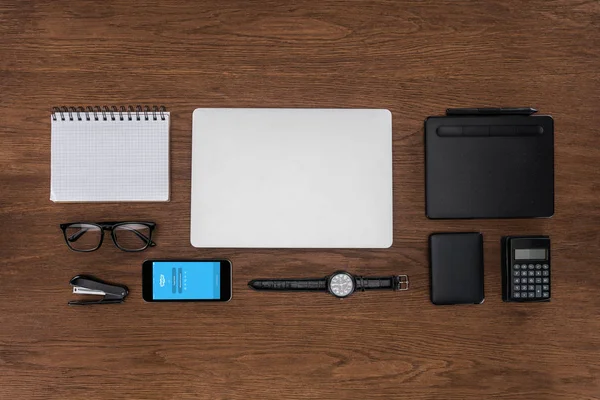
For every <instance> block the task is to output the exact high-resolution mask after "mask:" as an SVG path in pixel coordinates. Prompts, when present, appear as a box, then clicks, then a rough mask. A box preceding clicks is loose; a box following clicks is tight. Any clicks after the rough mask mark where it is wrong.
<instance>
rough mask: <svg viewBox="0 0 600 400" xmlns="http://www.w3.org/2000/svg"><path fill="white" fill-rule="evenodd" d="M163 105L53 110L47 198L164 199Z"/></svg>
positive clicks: (166, 162) (166, 138)
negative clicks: (48, 193)
mask: <svg viewBox="0 0 600 400" xmlns="http://www.w3.org/2000/svg"><path fill="white" fill-rule="evenodd" d="M169 118H170V114H169V113H168V112H167V111H166V110H165V108H164V107H160V108H159V107H156V106H155V107H153V108H150V107H148V106H146V107H144V108H142V107H141V106H137V107H135V108H134V107H132V106H129V107H127V108H126V107H120V108H117V107H111V108H108V107H98V106H96V107H86V108H84V107H59V108H54V110H53V112H52V115H51V125H52V140H51V178H50V200H52V201H54V202H116V201H169Z"/></svg>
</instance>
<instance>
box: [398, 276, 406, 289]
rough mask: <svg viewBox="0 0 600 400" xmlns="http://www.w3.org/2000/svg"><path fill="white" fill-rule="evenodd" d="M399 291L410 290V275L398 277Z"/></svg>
mask: <svg viewBox="0 0 600 400" xmlns="http://www.w3.org/2000/svg"><path fill="white" fill-rule="evenodd" d="M397 290H408V275H398V289H397Z"/></svg>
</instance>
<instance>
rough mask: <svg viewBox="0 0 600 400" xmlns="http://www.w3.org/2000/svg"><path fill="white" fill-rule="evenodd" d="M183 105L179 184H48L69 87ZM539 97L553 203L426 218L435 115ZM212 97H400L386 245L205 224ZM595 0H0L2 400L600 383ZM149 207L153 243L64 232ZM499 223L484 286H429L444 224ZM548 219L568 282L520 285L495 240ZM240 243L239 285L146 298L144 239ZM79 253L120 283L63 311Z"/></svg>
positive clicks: (228, 252) (461, 390)
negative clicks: (545, 207) (262, 246)
mask: <svg viewBox="0 0 600 400" xmlns="http://www.w3.org/2000/svg"><path fill="white" fill-rule="evenodd" d="M78 104H81V105H94V104H100V105H104V104H117V105H121V104H165V105H166V106H167V107H168V108H169V110H170V111H171V112H172V128H171V144H172V151H171V157H172V172H171V178H172V191H171V197H172V199H171V202H169V203H162V204H161V203H158V204H96V205H95V204H53V203H52V202H50V201H49V200H48V198H49V179H50V119H49V111H50V108H51V107H52V106H59V105H78ZM485 105H488V106H494V105H504V106H529V105H531V106H534V107H536V108H538V109H539V110H541V111H542V112H543V113H546V114H551V115H553V116H554V118H555V123H556V160H555V163H556V214H555V216H554V218H552V219H548V220H502V221H496V220H483V221H430V220H427V219H426V217H425V215H424V182H423V176H424V174H423V164H424V160H423V128H422V126H423V120H424V119H425V118H426V117H427V116H429V115H440V114H442V113H443V112H444V110H445V108H447V107H460V106H485ZM197 107H376V108H388V109H390V110H391V111H392V113H393V130H394V144H393V151H394V245H393V247H392V248H391V249H389V250H323V251H308V250H232V249H221V250H218V249H217V250H201V249H194V248H192V247H191V246H190V244H189V224H190V221H189V219H190V216H189V214H190V213H189V210H190V204H189V203H190V165H191V154H190V149H191V123H192V121H191V115H192V111H193V110H194V108H197ZM599 109H600V3H599V2H598V1H592V0H589V1H586V0H573V1H571V0H535V1H527V2H524V1H517V0H510V1H502V2H500V1H486V2H474V1H473V2H471V1H464V0H459V1H455V0H440V1H420V2H407V1H390V0H373V1H349V2H342V1H327V0H325V1H320V2H313V1H303V0H298V1H290V2H275V1H248V0H246V1H240V0H229V1H228V0H224V1H208V0H207V1H202V2H197V1H185V2H184V1H174V0H162V1H152V2H150V1H149V2H145V3H142V2H131V1H119V2H111V1H105V2H96V1H56V0H55V1H33V0H32V1H10V0H5V1H3V2H2V3H0V140H1V142H0V252H1V254H0V327H1V328H0V398H2V399H11V398H19V399H30V398H57V399H71V398H82V397H85V398H88V399H107V398H136V399H142V398H144V399H146V398H147V399H152V398H156V399H159V398H161V399H188V398H189V399H192V398H193V399H197V398H202V399H266V398H273V399H283V398H289V399H300V398H347V399H353V398H356V399H364V398H380V399H391V398H411V399H461V400H462V399H527V400H530V399H600V296H599V295H598V289H599V288H600V273H599V272H598V271H599V270H598V268H599V267H598V265H597V263H598V259H600V245H599V243H600V229H599V226H600V201H599V200H598V198H599V195H600V168H599V167H600V139H599V138H600V128H599V127H600V113H599V112H598V110H599ZM106 219H110V220H119V219H127V220H134V219H142V220H154V221H156V222H157V223H158V230H157V232H156V238H155V239H156V242H157V243H158V246H157V247H156V248H153V249H151V250H148V251H147V252H145V253H143V254H125V253H122V252H120V251H118V250H117V249H115V248H113V247H111V246H110V243H107V244H105V246H103V248H102V249H100V250H99V251H97V252H96V253H93V254H77V253H73V252H70V251H69V250H68V249H67V248H66V246H65V244H64V243H63V240H62V237H61V234H60V231H59V228H58V224H59V223H62V222H68V221H72V220H92V221H93V220H106ZM444 231H481V232H482V233H483V234H484V239H485V268H486V270H485V289H486V301H485V303H484V304H482V305H478V306H453V307H452V306H451V307H436V306H433V305H432V304H431V303H430V302H429V287H428V286H429V284H428V282H429V273H428V261H427V237H428V235H429V234H430V233H432V232H444ZM507 234H549V235H550V236H551V238H552V245H553V257H554V259H553V262H554V264H553V265H554V270H553V277H554V278H553V288H552V289H553V290H552V294H553V299H552V302H550V303H548V304H533V305H527V304H509V303H502V301H501V296H500V287H501V284H500V237H501V236H502V235H507ZM157 257H165V258H166V257H191V258H204V257H227V258H230V259H231V260H232V261H233V264H234V283H233V286H234V288H233V289H234V298H233V300H232V301H231V302H230V303H228V304H176V305H174V304H172V305H168V304H145V303H144V302H143V301H142V299H141V294H140V290H141V287H140V285H141V276H140V266H141V263H142V261H143V260H144V259H145V258H157ZM339 268H344V269H347V270H349V271H352V272H355V273H359V274H392V273H407V274H408V275H409V276H410V278H411V283H412V288H411V290H410V291H408V292H403V293H380V294H369V293H360V294H357V295H355V296H351V297H350V298H348V299H346V300H343V301H338V300H337V299H334V298H333V297H330V296H328V295H325V294H323V295H318V294H310V293H305V294H263V293H256V292H252V291H251V290H249V289H248V288H247V286H246V282H247V281H248V280H250V279H251V278H256V277H289V276H306V277H310V276H316V277H318V276H324V275H326V274H328V273H330V272H332V271H334V270H336V269H339ZM78 273H91V274H94V275H97V276H99V277H101V278H104V279H107V280H112V281H114V282H120V283H123V284H126V285H128V286H129V288H130V296H129V298H128V300H127V301H126V302H125V303H124V304H123V305H120V306H103V307H88V308H73V307H72V308H69V307H67V305H66V303H67V301H68V300H69V299H71V298H72V297H73V295H72V294H71V293H70V287H69V285H68V281H69V279H70V278H71V277H72V276H73V275H76V274H78Z"/></svg>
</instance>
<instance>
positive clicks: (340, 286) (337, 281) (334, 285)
mask: <svg viewBox="0 0 600 400" xmlns="http://www.w3.org/2000/svg"><path fill="white" fill-rule="evenodd" d="M329 291H330V292H331V293H332V294H333V295H334V296H337V297H346V296H348V295H350V294H351V293H352V292H354V279H352V277H351V276H350V275H349V274H347V273H345V272H340V273H337V274H335V275H333V276H332V277H331V279H330V280H329Z"/></svg>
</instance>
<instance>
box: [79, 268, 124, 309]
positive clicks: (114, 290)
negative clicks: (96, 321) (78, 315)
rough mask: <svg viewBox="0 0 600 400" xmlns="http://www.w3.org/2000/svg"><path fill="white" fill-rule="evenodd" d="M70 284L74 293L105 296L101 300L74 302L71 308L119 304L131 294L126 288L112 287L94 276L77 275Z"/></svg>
mask: <svg viewBox="0 0 600 400" xmlns="http://www.w3.org/2000/svg"><path fill="white" fill-rule="evenodd" d="M69 283H70V284H71V286H73V293H76V294H84V295H95V296H104V297H103V298H102V299H100V300H87V301H84V300H73V301H69V305H70V306H84V305H89V304H117V303H122V302H123V300H125V297H127V295H128V294H129V290H127V287H125V286H119V285H111V284H109V283H106V282H103V281H101V280H99V279H96V278H94V277H92V276H85V275H77V276H74V277H73V278H72V279H71V280H70V281H69Z"/></svg>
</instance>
